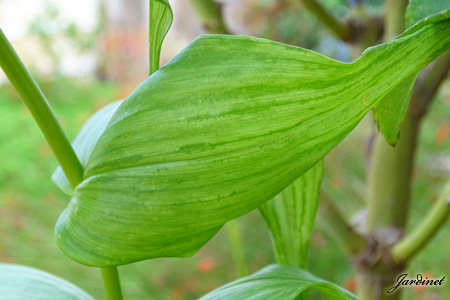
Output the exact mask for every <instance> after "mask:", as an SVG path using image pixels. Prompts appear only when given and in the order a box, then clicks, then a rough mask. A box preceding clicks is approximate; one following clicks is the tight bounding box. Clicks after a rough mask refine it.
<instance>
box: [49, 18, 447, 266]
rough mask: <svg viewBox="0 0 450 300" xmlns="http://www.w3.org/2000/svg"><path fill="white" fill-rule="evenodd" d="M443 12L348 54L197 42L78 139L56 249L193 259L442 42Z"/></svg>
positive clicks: (112, 259)
mask: <svg viewBox="0 0 450 300" xmlns="http://www.w3.org/2000/svg"><path fill="white" fill-rule="evenodd" d="M449 18H450V12H447V13H444V14H442V15H439V16H435V17H432V18H429V19H428V20H427V22H422V23H419V24H418V25H417V26H416V27H414V28H412V29H410V30H408V31H406V32H405V34H404V35H403V37H402V38H399V39H396V40H395V41H392V42H389V43H386V44H382V45H379V46H376V47H372V48H370V49H368V50H366V51H365V52H364V54H363V56H362V57H361V58H359V59H358V60H357V61H355V62H353V63H349V64H346V63H341V62H338V61H335V60H332V59H329V58H327V57H325V56H323V55H320V54H318V53H315V52H313V51H309V50H305V49H302V48H298V47H293V46H288V45H283V44H280V43H276V42H272V41H268V40H263V39H258V38H252V37H245V36H223V35H211V36H203V37H200V38H198V39H196V40H195V41H194V42H192V43H191V44H190V45H189V46H188V47H187V48H185V49H184V50H183V51H181V52H180V53H179V54H178V55H177V56H176V57H174V58H173V59H172V60H171V61H170V62H169V63H168V64H167V65H165V66H164V67H162V68H161V69H160V70H158V71H157V72H155V73H154V74H153V75H152V76H150V77H149V78H147V80H146V81H144V82H143V83H142V84H141V85H140V86H139V87H137V88H136V89H135V90H134V91H133V92H132V93H131V94H130V95H129V96H128V97H127V99H126V100H124V101H123V102H122V104H121V105H120V106H119V107H118V108H117V110H116V111H115V113H114V115H113V116H112V118H111V120H110V121H109V123H108V125H107V127H106V129H105V131H104V133H103V134H102V136H101V137H100V138H99V139H98V141H94V142H92V143H86V144H89V145H95V147H94V149H93V151H92V153H91V154H90V157H89V159H88V161H87V163H85V164H84V166H85V173H84V181H83V182H82V183H81V184H80V185H78V186H77V188H76V189H75V191H74V193H73V197H72V200H71V201H70V203H69V205H68V207H67V208H66V210H65V211H64V212H63V213H62V215H61V216H60V218H59V220H58V223H57V225H56V230H55V232H56V237H57V243H58V245H59V247H60V248H61V249H62V251H63V252H64V253H65V254H66V255H68V256H69V257H70V258H72V259H73V260H75V261H78V262H80V263H83V264H86V265H91V266H101V267H105V266H113V265H122V264H127V263H131V262H134V261H139V260H144V259H149V258H156V257H186V256H190V255H193V254H194V253H196V252H197V251H198V250H199V249H200V248H201V247H202V246H203V245H204V244H205V243H206V242H207V241H208V240H209V239H211V238H212V237H213V236H214V235H215V234H216V233H217V231H218V230H219V229H220V228H221V227H222V226H223V224H225V223H226V222H228V221H230V220H232V219H235V218H237V217H239V216H242V215H244V214H246V213H248V212H250V211H252V210H254V209H255V208H257V207H259V206H261V205H262V204H263V203H264V202H266V201H268V200H270V199H272V198H273V197H275V196H276V195H277V194H279V193H280V192H281V191H282V190H284V189H285V188H286V187H287V186H289V185H290V184H291V183H292V182H294V181H295V180H296V179H297V178H299V177H300V176H301V175H303V174H304V173H305V172H307V171H308V170H309V169H310V168H311V167H313V166H314V165H315V164H316V163H317V162H319V161H320V160H321V159H323V157H324V156H325V155H327V154H328V153H329V152H330V151H331V150H332V149H333V148H334V147H335V146H336V145H337V144H338V143H339V142H340V141H342V139H343V138H344V137H345V136H347V135H348V134H349V133H350V132H351V131H352V130H353V128H354V127H355V126H356V125H357V124H358V123H359V121H360V120H361V119H362V118H363V117H364V116H365V114H366V113H367V112H368V111H369V110H370V109H371V108H372V107H374V106H375V105H376V104H377V103H378V102H379V101H380V100H381V99H382V98H383V97H385V96H386V95H387V94H388V93H389V92H390V91H392V90H393V89H394V88H396V87H397V86H398V85H399V84H401V83H402V82H403V81H404V80H405V79H407V78H410V76H412V75H413V74H416V73H417V72H418V71H419V70H420V69H421V68H423V67H424V66H425V65H427V64H428V63H430V62H431V61H432V60H433V59H434V58H436V57H437V56H439V55H440V54H441V53H443V52H444V51H446V50H447V49H448V48H450V35H448V31H449V30H450V22H449V21H448V19H449ZM441 21H443V22H441ZM412 33H414V34H412ZM243 49H245V51H243ZM94 140H95V138H94ZM56 181H57V180H56ZM79 224H83V226H79Z"/></svg>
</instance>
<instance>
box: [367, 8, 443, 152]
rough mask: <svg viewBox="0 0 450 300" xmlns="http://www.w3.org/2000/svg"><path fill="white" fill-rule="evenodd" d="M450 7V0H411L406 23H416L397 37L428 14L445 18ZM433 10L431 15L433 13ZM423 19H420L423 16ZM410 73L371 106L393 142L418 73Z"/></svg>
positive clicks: (419, 25) (418, 26) (417, 27)
mask: <svg viewBox="0 0 450 300" xmlns="http://www.w3.org/2000/svg"><path fill="white" fill-rule="evenodd" d="M448 8H450V0H445V1H441V0H437V1H436V0H431V1H422V0H420V1H415V0H412V1H411V2H410V4H409V6H408V10H407V13H406V18H407V24H409V25H412V24H414V23H417V24H415V25H414V26H413V27H412V28H410V29H408V30H406V31H405V33H403V34H402V35H400V36H399V37H398V39H399V38H404V37H405V36H407V35H410V34H412V33H414V32H416V31H418V30H420V29H421V28H423V27H424V26H426V25H427V18H425V17H427V16H430V15H432V16H430V17H429V18H434V21H436V22H437V21H438V20H446V19H448V12H447V11H442V10H443V9H448ZM433 14H434V15H433ZM422 19H423V20H422ZM418 74H419V73H418V72H417V73H416V74H412V75H411V76H409V77H408V78H406V79H405V80H403V81H402V82H401V83H400V84H399V85H398V86H397V87H396V88H394V89H393V90H392V91H391V92H390V93H388V94H387V95H386V96H385V97H384V98H383V99H382V100H381V101H380V102H379V103H378V104H377V105H376V106H375V108H374V118H375V121H377V125H378V129H379V130H380V131H381V132H382V133H383V135H384V136H385V138H386V140H387V141H388V143H389V144H391V145H392V146H395V144H396V143H397V141H398V139H399V138H400V132H399V127H400V124H401V123H402V122H403V120H404V118H405V115H406V112H407V111H408V105H409V101H410V99H411V94H412V90H413V87H414V82H415V81H416V78H417V75H418Z"/></svg>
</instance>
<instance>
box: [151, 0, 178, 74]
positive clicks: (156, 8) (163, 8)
mask: <svg viewBox="0 0 450 300" xmlns="http://www.w3.org/2000/svg"><path fill="white" fill-rule="evenodd" d="M149 1H150V2H149V6H150V18H149V24H148V25H149V27H148V31H149V41H150V75H152V74H153V73H154V72H156V70H158V69H159V57H160V54H161V46H162V43H163V41H164V38H165V37H166V34H167V32H168V31H169V29H170V26H171V25H172V21H173V13H172V8H171V7H170V3H169V1H168V0H149Z"/></svg>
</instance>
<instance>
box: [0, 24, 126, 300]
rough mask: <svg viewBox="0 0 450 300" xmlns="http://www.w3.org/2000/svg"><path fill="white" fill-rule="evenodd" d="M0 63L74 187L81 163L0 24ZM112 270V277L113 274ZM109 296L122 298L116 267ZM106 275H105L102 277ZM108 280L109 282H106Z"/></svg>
mask: <svg viewBox="0 0 450 300" xmlns="http://www.w3.org/2000/svg"><path fill="white" fill-rule="evenodd" d="M0 67H1V68H2V69H3V71H4V72H5V74H6V77H8V79H9V81H10V82H11V84H12V85H13V86H14V88H15V89H16V90H17V92H18V93H19V95H20V96H21V97H22V99H23V101H24V102H25V105H26V106H27V107H28V109H29V110H30V112H31V114H32V116H33V118H34V119H35V120H36V123H37V124H38V126H39V128H40V129H41V131H42V133H43V134H44V136H45V139H46V140H47V142H48V143H49V145H50V148H51V149H52V151H53V153H54V154H55V156H56V159H57V160H58V162H59V164H60V165H61V168H62V170H63V171H64V174H65V175H66V177H67V179H68V180H69V182H70V185H71V186H72V187H73V188H75V187H76V186H77V185H78V184H80V183H81V182H82V181H83V172H84V170H83V166H82V165H81V163H80V161H79V159H78V157H77V155H76V154H75V151H74V150H73V148H72V146H71V145H70V143H69V140H68V139H67V137H66V135H65V134H64V131H63V130H62V127H61V125H60V124H59V122H58V119H57V118H56V116H55V114H54V112H53V110H52V108H51V107H50V104H49V103H48V101H47V99H46V98H45V96H44V94H43V93H42V91H41V89H40V88H39V86H38V85H37V84H36V82H35V81H34V79H33V77H31V75H30V73H29V72H28V70H27V69H26V68H25V65H24V64H23V63H22V61H21V60H20V58H19V56H18V55H17V53H16V51H15V50H14V48H13V47H12V45H11V43H10V42H9V41H8V39H7V38H6V36H5V34H4V33H3V31H2V29H1V28H0ZM114 274H115V278H114ZM102 275H103V278H104V280H105V288H106V294H107V299H108V300H116V299H122V294H121V291H120V283H119V279H118V277H117V269H116V267H111V268H103V269H102ZM105 276H106V277H105ZM106 281H108V283H106Z"/></svg>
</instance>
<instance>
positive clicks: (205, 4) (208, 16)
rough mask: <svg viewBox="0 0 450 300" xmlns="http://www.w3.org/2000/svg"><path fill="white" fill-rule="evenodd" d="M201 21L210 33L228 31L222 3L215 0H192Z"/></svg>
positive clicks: (224, 32)
mask: <svg viewBox="0 0 450 300" xmlns="http://www.w3.org/2000/svg"><path fill="white" fill-rule="evenodd" d="M191 3H192V6H193V7H194V9H195V10H196V12H197V15H198V18H199V19H200V22H202V25H203V27H204V28H205V30H206V31H207V32H208V33H211V34H217V33H223V34H226V33H228V30H227V27H226V26H225V23H224V21H223V16H222V5H221V4H220V3H217V2H214V1H213V0H191Z"/></svg>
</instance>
